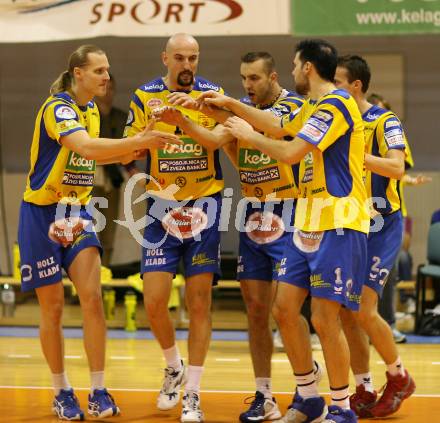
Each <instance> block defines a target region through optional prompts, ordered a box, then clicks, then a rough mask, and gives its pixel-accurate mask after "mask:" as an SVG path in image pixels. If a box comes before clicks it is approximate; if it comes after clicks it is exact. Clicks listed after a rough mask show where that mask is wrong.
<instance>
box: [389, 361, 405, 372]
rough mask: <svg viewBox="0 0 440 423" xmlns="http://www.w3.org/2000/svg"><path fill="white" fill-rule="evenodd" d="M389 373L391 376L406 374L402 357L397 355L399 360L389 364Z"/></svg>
mask: <svg viewBox="0 0 440 423" xmlns="http://www.w3.org/2000/svg"><path fill="white" fill-rule="evenodd" d="M387 369H388V373H389V374H390V375H391V376H397V375H400V376H405V369H404V367H403V364H402V361H401V360H400V357H397V360H396V361H395V362H394V363H392V364H387Z"/></svg>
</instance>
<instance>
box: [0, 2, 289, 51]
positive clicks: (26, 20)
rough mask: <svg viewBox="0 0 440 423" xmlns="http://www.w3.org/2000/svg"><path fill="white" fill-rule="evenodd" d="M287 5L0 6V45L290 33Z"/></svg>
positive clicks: (189, 3) (51, 4) (73, 4)
mask: <svg viewBox="0 0 440 423" xmlns="http://www.w3.org/2000/svg"><path fill="white" fill-rule="evenodd" d="M289 17H290V2H289V0H270V1H268V0H117V1H113V0H101V1H95V0H0V42H7V43H10V42H37V41H59V40H69V39H80V38H93V37H98V36H118V37H166V36H169V35H171V34H174V33H176V32H187V33H190V34H192V35H198V36H210V35H212V36H229V35H254V34H255V35H274V34H289V33H290V18H289Z"/></svg>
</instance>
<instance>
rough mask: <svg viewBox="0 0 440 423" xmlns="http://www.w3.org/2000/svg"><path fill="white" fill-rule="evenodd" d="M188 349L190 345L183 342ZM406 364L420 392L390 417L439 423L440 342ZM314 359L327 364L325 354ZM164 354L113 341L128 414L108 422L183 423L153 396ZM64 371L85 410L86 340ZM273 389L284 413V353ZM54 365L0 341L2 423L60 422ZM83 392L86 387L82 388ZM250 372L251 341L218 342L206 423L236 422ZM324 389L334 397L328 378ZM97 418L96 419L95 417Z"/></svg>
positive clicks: (119, 390) (111, 361)
mask: <svg viewBox="0 0 440 423" xmlns="http://www.w3.org/2000/svg"><path fill="white" fill-rule="evenodd" d="M179 347H180V349H181V351H182V352H185V351H186V346H185V342H184V341H179ZM399 349H400V352H401V356H402V359H403V362H404V364H405V365H406V367H407V368H408V369H409V371H410V372H411V374H412V375H413V377H414V378H415V380H416V383H417V391H416V394H415V395H414V396H413V397H411V398H410V399H408V400H407V401H405V402H404V404H403V405H402V407H401V409H400V410H399V412H398V413H397V414H396V415H394V416H392V417H390V418H388V419H387V420H376V422H382V421H388V422H396V423H397V422H399V423H416V422H417V423H418V422H432V423H435V422H440V345H428V344H425V345H421V344H415V345H414V344H412V345H401V346H399ZM315 358H316V359H317V360H319V361H320V362H322V363H323V356H322V352H321V351H317V352H315ZM371 363H372V372H373V378H374V382H375V386H376V387H377V388H380V386H381V385H382V384H383V382H384V379H385V376H384V365H383V363H381V362H380V359H379V357H378V356H377V354H376V353H375V352H374V351H372V357H371ZM163 366H164V362H163V359H162V358H161V353H160V349H159V348H158V346H157V344H156V342H155V341H152V340H145V339H134V338H130V337H128V338H126V339H109V341H108V348H107V371H106V384H107V386H108V387H109V388H110V389H111V392H112V393H113V395H114V397H115V398H116V400H117V403H118V405H119V406H120V408H121V410H122V415H121V416H119V417H115V418H111V419H106V421H109V422H120V423H122V422H124V423H125V422H152V423H155V422H177V421H179V416H180V409H179V407H177V408H176V409H175V410H172V411H170V412H160V411H158V410H157V409H156V407H155V398H156V395H157V392H158V389H159V387H160V384H161V379H162V370H161V369H162V367H163ZM66 368H67V371H68V374H69V378H70V381H71V383H72V385H73V386H74V387H75V388H76V389H77V395H78V397H79V399H80V402H81V404H82V406H83V408H84V407H85V408H86V406H87V400H86V397H87V387H88V385H89V379H88V371H87V365H86V360H85V355H84V350H83V347H82V341H81V339H66ZM272 376H273V389H274V391H275V392H277V394H276V398H277V400H278V402H279V404H280V407H281V409H282V411H283V412H284V410H285V409H286V407H287V405H288V404H289V402H290V400H291V392H292V389H293V387H294V382H293V377H292V372H291V370H290V366H289V363H288V362H287V359H286V356H285V354H284V353H282V352H276V353H274V355H273V375H272ZM50 386H51V379H50V374H49V371H48V368H47V366H46V364H45V362H44V359H43V357H42V354H41V350H40V345H39V340H38V338H36V337H30V338H24V337H0V416H1V417H0V421H2V422H3V421H4V422H41V423H43V422H56V421H58V420H57V419H56V418H55V417H54V416H52V415H51V410H50V404H51V401H52V395H53V391H52V389H51V388H50ZM79 388H82V389H79ZM254 389H255V388H254V384H253V376H252V367H251V361H250V356H249V353H248V349H247V342H246V341H220V340H214V341H212V343H211V348H210V351H209V354H208V358H207V360H206V364H205V373H204V377H203V381H202V391H203V392H202V395H201V398H202V407H203V410H204V411H205V417H206V422H210V423H223V422H237V421H238V418H237V417H238V415H239V414H240V412H242V411H243V410H244V409H245V408H247V405H244V404H243V402H244V400H245V399H246V398H247V397H249V396H251V395H252V394H253V390H254ZM320 390H321V391H322V392H323V393H325V392H328V381H327V379H326V378H324V380H323V381H322V382H321V384H320ZM95 420H96V419H95Z"/></svg>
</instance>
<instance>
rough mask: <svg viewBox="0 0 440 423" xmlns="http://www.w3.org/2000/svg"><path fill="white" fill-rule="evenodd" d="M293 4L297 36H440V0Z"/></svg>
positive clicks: (334, 0)
mask: <svg viewBox="0 0 440 423" xmlns="http://www.w3.org/2000/svg"><path fill="white" fill-rule="evenodd" d="M291 1H292V7H291V13H292V33H293V35H300V36H316V35H319V36H321V35H391V34H429V33H440V0H291Z"/></svg>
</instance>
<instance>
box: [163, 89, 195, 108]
mask: <svg viewBox="0 0 440 423" xmlns="http://www.w3.org/2000/svg"><path fill="white" fill-rule="evenodd" d="M167 99H168V101H169V102H170V103H171V104H172V105H173V106H182V107H185V108H186V109H191V110H198V108H199V105H198V103H197V102H196V100H195V99H194V98H192V97H191V96H190V95H189V94H187V93H182V92H174V93H171V94H168V96H167Z"/></svg>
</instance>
